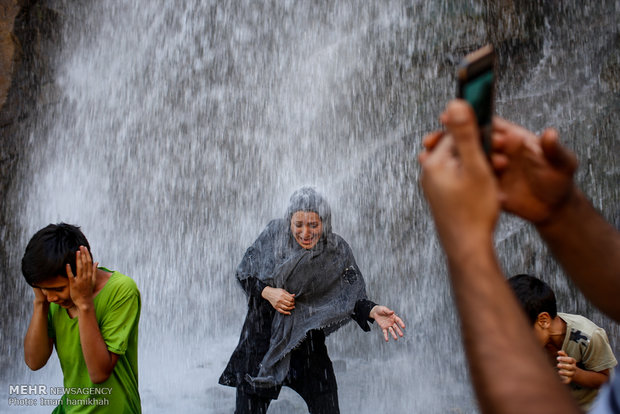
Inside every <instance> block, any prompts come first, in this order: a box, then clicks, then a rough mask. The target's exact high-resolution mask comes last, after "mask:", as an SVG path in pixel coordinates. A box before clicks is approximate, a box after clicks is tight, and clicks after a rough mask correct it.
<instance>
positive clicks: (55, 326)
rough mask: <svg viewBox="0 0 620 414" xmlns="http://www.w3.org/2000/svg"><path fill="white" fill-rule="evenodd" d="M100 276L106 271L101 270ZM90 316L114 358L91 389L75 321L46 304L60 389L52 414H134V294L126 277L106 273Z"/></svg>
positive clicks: (136, 400) (136, 317)
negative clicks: (59, 371) (59, 370)
mask: <svg viewBox="0 0 620 414" xmlns="http://www.w3.org/2000/svg"><path fill="white" fill-rule="evenodd" d="M102 269H103V270H105V271H109V270H107V269H105V268H102ZM93 302H94V305H95V315H96V318H97V322H98V324H99V329H100V331H101V335H102V336H103V340H104V341H105V343H106V345H107V347H108V350H109V351H110V352H113V353H115V354H117V355H118V356H119V358H118V362H117V363H116V366H115V367H114V370H113V371H112V374H111V375H110V378H108V379H107V380H106V381H105V382H103V383H101V384H93V383H92V382H91V380H90V377H89V376H88V369H87V367H86V362H85V361H84V355H83V354H82V347H81V344H80V332H79V329H78V318H77V317H76V318H73V319H71V318H70V317H69V314H68V313H67V311H66V310H65V309H63V308H62V307H60V306H59V305H57V304H55V303H52V304H50V309H49V313H48V325H47V326H48V334H49V336H50V338H52V339H53V340H54V345H55V346H56V352H57V353H58V359H59V360H60V366H61V368H62V373H63V377H64V379H63V384H64V387H65V390H64V391H65V392H64V395H63V396H62V399H61V404H60V405H58V407H56V409H55V410H54V413H57V414H58V413H91V412H97V413H114V414H124V413H131V414H135V413H140V412H141V411H142V410H141V406H140V394H139V393H138V321H139V320H140V307H141V304H140V292H139V291H138V288H137V286H136V284H135V282H134V281H133V280H132V279H130V278H129V277H127V276H125V275H123V274H121V273H118V272H112V274H111V275H110V279H108V281H107V283H106V284H105V286H104V287H103V289H101V291H99V293H98V294H97V296H95V298H94V300H93Z"/></svg>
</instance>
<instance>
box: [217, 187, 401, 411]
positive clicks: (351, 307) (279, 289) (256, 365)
mask: <svg viewBox="0 0 620 414" xmlns="http://www.w3.org/2000/svg"><path fill="white" fill-rule="evenodd" d="M236 276H237V280H238V281H239V282H240V283H241V286H242V287H243V289H244V290H245V292H246V293H247V295H248V297H249V302H248V313H247V316H246V319H245V323H244V325H243V329H242V332H241V338H240V340H239V344H238V345H237V348H236V349H235V351H234V352H233V355H232V357H231V358H230V361H229V363H228V365H227V367H226V369H225V370H224V373H223V374H222V376H221V377H220V380H219V382H220V384H223V385H229V386H232V387H236V388H237V399H236V410H235V413H237V414H245V413H253V414H255V413H266V412H267V408H268V407H269V404H270V402H271V400H272V399H276V398H277V397H278V394H279V393H280V389H281V388H282V385H286V386H289V387H291V388H292V389H294V390H295V391H296V392H298V393H299V395H301V397H302V398H303V399H304V400H305V401H306V403H307V404H308V409H309V411H310V413H313V414H316V413H330V414H332V413H339V412H340V411H339V408H338V395H337V385H336V377H335V375H334V370H333V367H332V363H331V360H330V359H329V356H328V354H327V348H326V347H325V337H326V335H329V334H330V333H332V332H334V331H335V330H336V329H338V328H339V327H340V326H342V325H344V324H345V323H347V322H348V321H350V320H351V319H353V320H355V321H356V322H357V323H358V324H359V325H360V327H361V328H362V329H363V330H364V331H369V330H370V327H369V325H368V322H369V321H370V322H372V321H376V322H377V324H378V325H379V326H380V327H381V329H382V330H383V335H384V338H385V340H386V341H388V337H389V336H388V334H391V336H392V337H393V338H394V339H398V336H397V335H400V336H403V333H402V331H401V328H404V327H405V325H404V323H403V322H402V320H401V319H400V318H399V317H398V316H396V314H395V313H394V312H393V311H391V310H390V309H388V308H387V307H385V306H378V305H376V304H375V303H373V302H371V301H369V300H368V299H367V298H366V289H365V285H364V280H363V278H362V275H361V273H360V272H359V270H358V269H357V264H356V263H355V258H354V257H353V253H352V252H351V249H350V247H349V245H348V244H347V242H345V241H344V240H343V239H342V238H341V237H340V236H338V235H337V234H335V233H332V229H331V211H330V208H329V205H328V204H327V202H326V201H325V200H324V199H323V197H322V196H321V195H320V194H318V193H317V192H316V191H315V190H314V189H313V188H310V187H303V188H301V189H299V190H297V191H296V192H295V193H293V195H292V196H291V199H290V203H289V207H288V209H287V217H286V219H280V220H273V221H271V222H270V223H269V224H268V225H267V228H266V229H265V230H263V232H262V233H261V234H260V236H259V237H258V239H257V240H256V241H255V242H254V244H253V245H252V246H250V248H249V249H248V250H247V251H246V253H245V256H244V257H243V260H242V261H241V263H240V264H239V267H238V268H237V273H236Z"/></svg>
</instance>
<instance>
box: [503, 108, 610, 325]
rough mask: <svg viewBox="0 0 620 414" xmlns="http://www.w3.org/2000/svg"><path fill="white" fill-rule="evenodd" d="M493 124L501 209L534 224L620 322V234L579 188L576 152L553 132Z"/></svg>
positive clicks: (580, 282) (579, 282) (593, 297)
mask: <svg viewBox="0 0 620 414" xmlns="http://www.w3.org/2000/svg"><path fill="white" fill-rule="evenodd" d="M493 127H494V131H493V141H494V150H495V151H496V152H495V155H494V166H495V168H496V172H497V174H498V182H499V185H500V194H501V200H502V207H503V208H504V209H505V210H506V211H508V212H511V213H514V214H516V215H518V216H520V217H522V218H524V219H526V220H529V221H531V222H532V223H534V225H535V226H536V229H537V230H538V232H539V234H540V235H541V237H542V238H543V239H544V240H545V242H546V243H547V245H548V246H549V248H550V249H551V251H552V253H553V255H554V256H555V257H556V259H557V260H558V261H559V262H560V263H561V264H562V267H563V268H564V270H565V271H566V273H568V275H569V276H570V277H571V278H572V279H573V280H574V281H575V283H576V284H577V286H578V287H579V289H580V290H581V291H582V292H583V293H584V294H585V296H586V297H588V299H590V300H591V301H592V302H593V303H594V304H595V305H596V306H598V307H599V308H600V309H601V310H603V311H604V312H605V313H607V314H608V315H610V316H611V317H612V318H614V319H615V320H616V321H620V302H619V301H618V299H617V298H618V294H619V293H620V254H618V252H620V233H618V231H617V230H616V229H615V228H614V227H613V226H611V225H610V224H609V223H607V222H606V221H605V220H604V219H603V218H602V217H601V215H600V214H599V213H598V212H597V211H596V210H595V209H594V207H593V206H592V204H591V203H590V202H589V201H588V200H587V199H586V197H585V196H584V195H583V194H582V193H581V191H579V190H578V189H577V188H576V186H575V183H574V181H573V174H574V172H575V170H576V168H577V159H576V158H575V155H574V154H573V153H572V152H570V151H569V150H567V149H566V148H564V147H562V146H561V145H560V143H559V139H558V134H557V132H556V131H554V130H547V131H545V132H543V134H542V135H541V136H540V138H539V137H537V136H536V135H534V134H533V133H532V132H530V131H528V130H526V129H525V128H523V127H520V126H518V125H516V124H513V123H511V122H508V121H506V120H503V119H500V118H496V119H494V123H493Z"/></svg>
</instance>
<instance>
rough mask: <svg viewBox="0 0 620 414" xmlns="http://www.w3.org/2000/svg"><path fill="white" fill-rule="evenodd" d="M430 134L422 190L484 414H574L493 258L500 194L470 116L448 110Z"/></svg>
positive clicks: (465, 110) (463, 107) (462, 106)
mask: <svg viewBox="0 0 620 414" xmlns="http://www.w3.org/2000/svg"><path fill="white" fill-rule="evenodd" d="M441 120H442V122H443V123H444V124H445V125H446V127H447V131H448V133H447V134H445V135H443V136H442V134H437V133H436V134H431V135H429V136H428V137H427V138H426V139H425V143H427V144H428V143H431V142H432V144H431V145H427V147H428V148H429V149H428V150H427V151H424V152H423V153H422V154H421V155H420V161H421V163H422V176H421V183H422V187H423V189H424V192H425V194H426V198H427V199H428V202H429V204H430V207H431V212H432V214H433V217H434V220H435V225H436V228H437V232H438V234H439V238H440V240H441V243H442V245H443V248H444V250H445V252H446V256H447V260H448V266H449V270H450V276H451V282H452V289H453V291H454V298H455V302H456V307H457V309H458V312H459V316H460V320H461V329H462V336H463V342H464V346H465V352H466V355H467V359H468V361H469V367H470V372H471V378H472V380H473V385H474V389H475V392H476V395H477V398H478V401H479V404H480V409H481V412H483V413H496V414H504V413H519V414H520V413H532V414H536V413H541V414H542V413H545V414H548V413H578V412H580V411H579V409H578V408H577V406H576V405H575V404H574V402H573V400H572V398H571V396H570V395H569V393H568V391H567V390H566V389H565V387H564V386H563V385H562V384H561V382H560V381H559V379H558V377H557V374H556V373H555V372H554V370H553V369H551V368H550V367H549V364H548V362H547V360H546V357H545V355H544V353H543V350H542V349H540V346H539V345H538V344H537V343H536V340H535V338H534V336H533V335H532V334H531V327H530V326H529V324H528V322H527V321H526V318H525V315H524V314H523V311H522V310H521V308H520V306H519V304H518V303H517V300H516V298H515V297H514V295H513V294H512V292H511V291H510V289H509V287H508V284H507V283H506V280H505V277H504V276H503V274H502V271H501V269H500V267H499V264H498V262H497V259H496V257H495V251H494V246H493V231H494V227H495V224H496V221H497V219H498V216H499V210H500V204H499V188H498V184H497V181H496V179H495V177H494V176H493V173H492V170H491V167H490V164H489V163H488V161H487V159H486V158H485V156H484V154H483V152H482V148H481V145H480V143H479V138H478V137H479V134H478V130H477V126H476V122H475V118H474V114H473V111H472V109H471V107H469V105H467V104H466V103H465V102H464V101H453V102H451V103H450V104H449V105H448V107H447V109H446V112H445V113H444V114H443V115H442V118H441Z"/></svg>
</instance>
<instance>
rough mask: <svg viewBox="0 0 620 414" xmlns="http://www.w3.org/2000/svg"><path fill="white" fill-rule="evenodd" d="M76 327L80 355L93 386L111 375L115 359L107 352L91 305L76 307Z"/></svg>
mask: <svg viewBox="0 0 620 414" xmlns="http://www.w3.org/2000/svg"><path fill="white" fill-rule="evenodd" d="M78 327H79V331H80V342H81V345H82V354H83V355H84V361H85V362H86V368H87V369H88V375H89V376H90V380H91V381H92V382H93V383H95V384H99V383H102V382H104V381H106V380H107V379H108V378H109V377H110V374H112V371H113V370H114V366H115V364H116V358H115V357H114V354H112V353H111V352H110V351H108V347H107V345H106V343H105V341H104V340H103V336H101V331H100V330H99V324H98V323H97V319H96V317H95V309H94V306H93V305H92V304H89V305H80V306H79V307H78Z"/></svg>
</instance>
